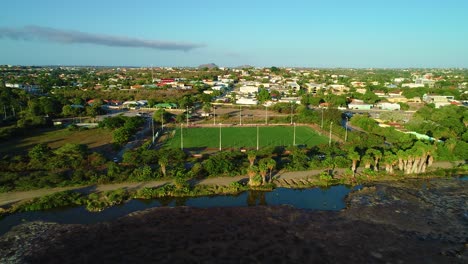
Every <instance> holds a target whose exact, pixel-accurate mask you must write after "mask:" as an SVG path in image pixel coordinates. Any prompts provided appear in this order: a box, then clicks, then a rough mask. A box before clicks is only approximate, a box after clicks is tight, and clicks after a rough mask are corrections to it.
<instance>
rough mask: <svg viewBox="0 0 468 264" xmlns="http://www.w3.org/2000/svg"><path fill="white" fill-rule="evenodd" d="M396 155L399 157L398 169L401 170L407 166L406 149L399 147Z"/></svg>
mask: <svg viewBox="0 0 468 264" xmlns="http://www.w3.org/2000/svg"><path fill="white" fill-rule="evenodd" d="M396 155H397V158H398V169H399V170H401V171H403V170H404V168H405V167H404V165H405V164H404V162H403V161H404V160H406V153H405V151H404V150H402V149H399V150H398V151H397V153H396Z"/></svg>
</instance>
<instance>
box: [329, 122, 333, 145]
mask: <svg viewBox="0 0 468 264" xmlns="http://www.w3.org/2000/svg"><path fill="white" fill-rule="evenodd" d="M332 126H333V121H332V122H331V123H330V135H329V137H330V139H329V141H328V147H331V136H332V133H331V132H332Z"/></svg>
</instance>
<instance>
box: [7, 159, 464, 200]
mask: <svg viewBox="0 0 468 264" xmlns="http://www.w3.org/2000/svg"><path fill="white" fill-rule="evenodd" d="M457 164H459V162H456V163H455V164H453V163H451V162H445V161H440V162H435V163H434V164H433V166H432V168H444V169H446V168H452V167H453V166H454V165H457ZM359 169H360V168H358V172H359ZM345 170H346V169H343V168H338V169H335V170H334V173H335V174H342V173H344V171H345ZM323 171H325V169H317V170H307V171H290V172H284V171H280V172H278V173H277V174H276V175H274V179H275V180H278V181H280V180H287V181H288V180H295V179H305V178H307V177H309V176H313V175H318V174H320V173H321V172H323ZM247 178H248V176H246V175H238V176H234V177H216V178H208V179H203V180H199V181H196V182H194V183H195V184H204V185H229V184H231V183H232V182H235V181H236V182H238V181H241V180H246V179H247ZM169 182H171V181H169V180H165V181H149V182H124V183H114V184H103V185H90V186H80V187H61V188H52V189H39V190H32V191H24V192H7V193H0V207H1V206H5V205H9V204H12V203H15V202H19V201H22V200H29V199H33V198H37V197H41V196H44V195H49V194H53V193H56V192H61V191H66V190H74V191H78V192H82V193H84V194H90V193H94V192H105V191H110V190H116V189H119V188H123V189H128V190H133V189H140V188H144V187H149V188H153V187H158V186H161V185H164V184H166V183H169Z"/></svg>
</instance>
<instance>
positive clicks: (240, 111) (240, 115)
mask: <svg viewBox="0 0 468 264" xmlns="http://www.w3.org/2000/svg"><path fill="white" fill-rule="evenodd" d="M239 109H240V110H239V123H240V125H241V126H242V105H240V106H239Z"/></svg>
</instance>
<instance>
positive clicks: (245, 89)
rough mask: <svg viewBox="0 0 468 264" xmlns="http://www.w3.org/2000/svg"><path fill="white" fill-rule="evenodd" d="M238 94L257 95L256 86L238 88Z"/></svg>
mask: <svg viewBox="0 0 468 264" xmlns="http://www.w3.org/2000/svg"><path fill="white" fill-rule="evenodd" d="M240 93H242V94H253V93H258V87H257V86H250V85H244V86H241V87H240Z"/></svg>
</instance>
